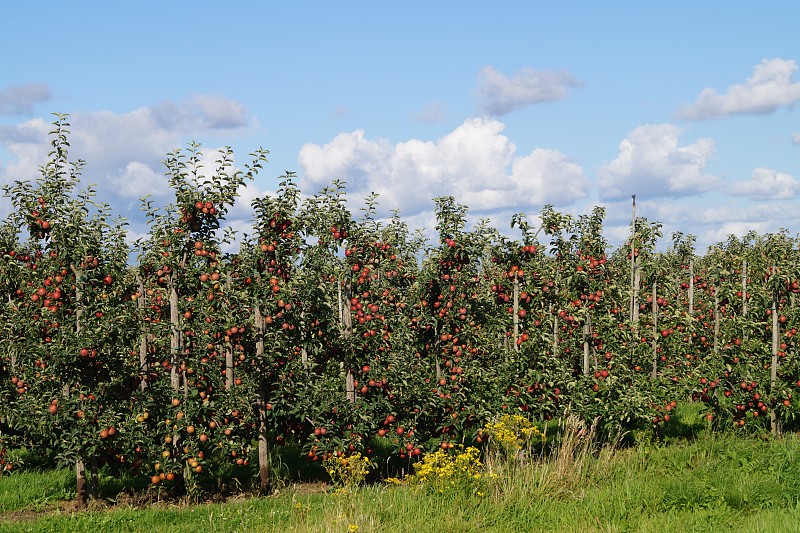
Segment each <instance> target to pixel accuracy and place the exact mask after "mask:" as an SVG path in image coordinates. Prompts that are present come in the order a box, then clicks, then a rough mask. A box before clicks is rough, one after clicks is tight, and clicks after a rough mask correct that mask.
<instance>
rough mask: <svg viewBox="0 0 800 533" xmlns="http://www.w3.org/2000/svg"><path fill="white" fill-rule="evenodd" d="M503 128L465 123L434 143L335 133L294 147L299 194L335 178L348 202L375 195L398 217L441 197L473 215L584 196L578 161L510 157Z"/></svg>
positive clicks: (556, 156) (548, 155) (541, 155)
mask: <svg viewBox="0 0 800 533" xmlns="http://www.w3.org/2000/svg"><path fill="white" fill-rule="evenodd" d="M503 129H504V125H503V124H502V123H501V122H499V121H497V120H494V119H490V118H476V119H469V120H466V121H465V122H464V123H463V124H461V125H460V126H458V127H457V128H456V129H454V130H453V131H452V132H450V133H448V134H447V135H445V136H444V137H442V138H440V139H438V140H436V141H422V140H418V139H411V140H408V141H405V142H401V143H397V144H395V145H392V144H391V143H390V142H389V141H387V140H384V139H377V140H370V139H367V138H366V137H365V133H364V131H363V130H356V131H354V132H352V133H341V134H339V135H337V136H336V137H335V138H334V139H333V140H331V142H330V143H328V144H325V145H322V146H320V145H317V144H307V145H305V146H303V148H302V149H301V150H300V154H299V156H298V159H299V162H300V166H301V167H302V169H303V176H304V183H303V185H304V189H305V190H306V191H307V192H316V191H317V190H319V189H320V188H322V187H324V186H326V185H328V184H329V183H330V182H331V181H332V180H334V179H340V180H342V181H345V182H346V183H347V191H348V195H349V196H350V197H354V198H355V199H356V200H357V199H359V198H363V197H365V196H366V195H368V194H369V193H370V192H376V193H378V194H379V195H380V198H379V202H380V205H381V206H382V207H383V208H385V209H387V210H388V209H399V210H400V211H401V212H402V213H403V214H404V215H414V214H417V213H420V212H422V211H425V210H429V209H430V208H431V206H432V202H431V199H432V198H435V197H437V196H443V195H447V196H454V197H455V198H456V200H457V201H458V202H460V203H463V204H466V205H468V206H469V207H470V208H471V209H472V210H474V211H492V210H500V209H512V208H521V207H529V206H536V205H541V204H544V203H553V204H556V205H569V204H572V203H573V202H575V201H576V200H578V199H581V198H584V197H586V196H587V191H588V187H589V185H588V180H587V179H586V176H585V174H584V172H583V169H582V168H581V167H580V166H579V165H578V164H576V163H574V162H572V161H570V160H569V159H568V158H567V156H565V155H564V154H562V153H561V152H558V151H556V150H547V149H541V148H537V149H535V150H533V151H532V152H531V153H530V154H528V155H524V156H517V155H516V151H517V148H516V146H515V145H514V144H513V143H512V142H511V141H510V139H509V138H508V137H507V136H505V135H503V133H502V132H503Z"/></svg>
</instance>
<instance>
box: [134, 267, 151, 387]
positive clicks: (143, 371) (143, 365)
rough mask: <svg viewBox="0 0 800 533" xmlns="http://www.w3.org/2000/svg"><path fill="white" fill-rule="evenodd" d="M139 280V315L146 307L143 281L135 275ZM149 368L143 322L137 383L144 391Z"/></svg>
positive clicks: (145, 332)
mask: <svg viewBox="0 0 800 533" xmlns="http://www.w3.org/2000/svg"><path fill="white" fill-rule="evenodd" d="M137 278H138V279H139V297H138V298H137V299H136V307H137V309H138V310H139V312H140V313H141V312H142V311H143V310H144V308H145V307H146V305H147V302H146V301H145V295H144V281H142V279H141V278H139V276H138V275H137ZM149 370H150V369H149V366H148V364H147V328H146V327H145V326H144V322H143V323H142V327H141V333H140V338H139V375H140V376H141V378H140V381H139V388H140V389H141V390H142V391H144V390H145V389H146V388H147V374H148V372H149Z"/></svg>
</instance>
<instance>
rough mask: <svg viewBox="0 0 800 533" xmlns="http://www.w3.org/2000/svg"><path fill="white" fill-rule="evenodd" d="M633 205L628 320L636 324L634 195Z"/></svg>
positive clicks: (634, 196)
mask: <svg viewBox="0 0 800 533" xmlns="http://www.w3.org/2000/svg"><path fill="white" fill-rule="evenodd" d="M631 198H632V199H633V204H632V206H631V211H632V215H631V299H630V320H631V322H636V320H637V319H638V305H637V303H636V281H635V277H636V246H634V241H635V240H636V195H635V194H634V195H633V196H631Z"/></svg>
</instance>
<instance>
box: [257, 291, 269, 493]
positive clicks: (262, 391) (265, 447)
mask: <svg viewBox="0 0 800 533" xmlns="http://www.w3.org/2000/svg"><path fill="white" fill-rule="evenodd" d="M253 308H254V314H255V316H254V319H253V321H254V322H255V327H256V361H261V360H262V358H263V357H264V317H263V315H262V314H261V307H260V306H259V305H258V303H256V305H254V306H253ZM268 393H269V389H268V388H267V382H266V381H265V380H264V379H263V378H262V379H261V380H260V383H259V387H258V479H259V490H260V492H261V494H267V493H268V492H269V490H270V476H269V442H268V437H269V434H268V433H269V432H268V428H267V399H268Z"/></svg>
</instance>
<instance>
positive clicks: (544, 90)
mask: <svg viewBox="0 0 800 533" xmlns="http://www.w3.org/2000/svg"><path fill="white" fill-rule="evenodd" d="M581 85H582V84H581V82H580V81H578V80H577V79H575V78H574V77H573V76H572V75H571V74H569V73H567V72H554V71H549V70H535V69H532V68H527V67H526V68H522V69H520V70H518V71H517V72H516V73H515V74H514V75H513V76H512V77H511V78H508V77H507V76H505V75H504V74H502V73H501V72H498V71H497V70H496V69H495V68H494V67H492V66H491V65H487V66H485V67H483V68H482V69H481V71H480V72H479V74H478V95H479V97H480V99H481V108H480V111H481V112H482V113H486V114H489V115H495V116H500V115H505V114H507V113H510V112H512V111H514V110H516V109H519V108H521V107H525V106H527V105H531V104H538V103H541V102H554V101H558V100H563V99H564V98H566V97H567V92H568V91H569V89H572V88H575V87H580V86H581Z"/></svg>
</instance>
